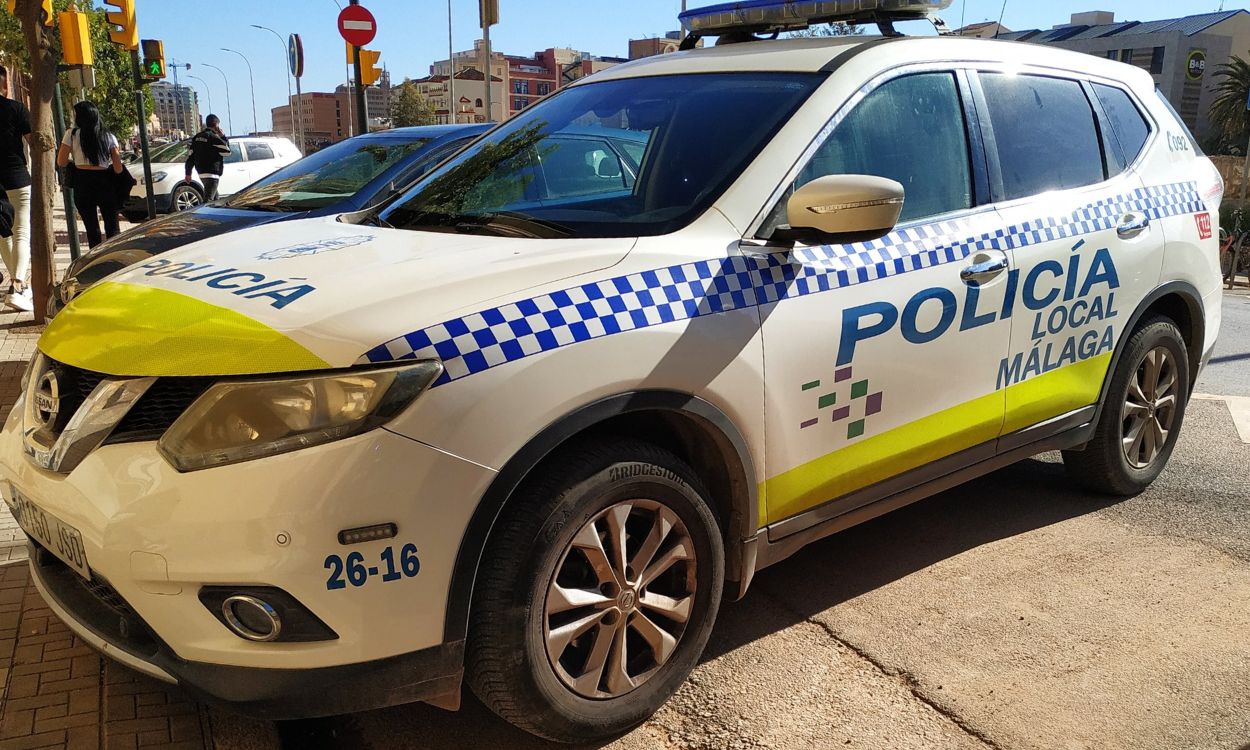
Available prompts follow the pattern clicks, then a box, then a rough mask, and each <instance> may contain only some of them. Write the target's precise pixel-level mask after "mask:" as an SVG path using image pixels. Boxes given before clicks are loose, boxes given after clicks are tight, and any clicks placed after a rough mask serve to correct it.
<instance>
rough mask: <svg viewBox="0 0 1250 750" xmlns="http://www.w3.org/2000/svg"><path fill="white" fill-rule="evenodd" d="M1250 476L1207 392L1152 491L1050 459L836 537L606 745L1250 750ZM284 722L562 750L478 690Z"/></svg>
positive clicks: (1246, 318) (789, 571) (387, 739)
mask: <svg viewBox="0 0 1250 750" xmlns="http://www.w3.org/2000/svg"><path fill="white" fill-rule="evenodd" d="M1224 311H1225V321H1226V323H1225V329H1224V336H1223V338H1222V339H1221V342H1220V345H1219V349H1218V351H1217V361H1216V362H1215V363H1214V366H1213V367H1212V368H1211V369H1210V370H1209V371H1208V372H1207V373H1206V374H1205V375H1204V377H1203V379H1202V381H1201V382H1200V383H1199V388H1200V389H1201V390H1204V391H1206V392H1208V393H1224V394H1240V395H1250V381H1248V380H1247V378H1246V376H1245V372H1246V370H1247V369H1250V299H1247V297H1246V296H1244V295H1241V296H1231V295H1230V296H1229V297H1228V298H1227V299H1226V300H1225V302H1224ZM1237 388H1241V389H1242V390H1241V391H1237V390H1235V389H1237ZM1220 389H1224V390H1223V391H1221V390H1220ZM1248 468H1250V445H1246V444H1243V443H1242V442H1240V440H1239V438H1238V434H1237V432H1236V430H1235V428H1234V423H1233V419H1232V417H1231V414H1230V411H1229V407H1228V406H1227V405H1226V404H1225V403H1224V402H1222V401H1211V400H1202V401H1194V402H1192V403H1191V404H1190V410H1189V413H1188V415H1187V417H1186V424H1185V427H1184V429H1183V432H1182V436H1181V438H1180V441H1179V443H1178V446H1177V451H1176V453H1175V454H1174V456H1173V458H1172V461H1171V464H1170V465H1169V467H1168V469H1167V470H1166V471H1165V472H1164V474H1163V475H1162V476H1161V477H1160V479H1159V480H1158V481H1157V482H1156V483H1155V484H1154V486H1152V487H1151V488H1150V489H1149V490H1147V491H1146V492H1145V493H1143V494H1142V495H1140V496H1138V497H1134V498H1131V499H1127V500H1118V501H1117V500H1110V499H1107V498H1101V497H1096V496H1091V495H1089V494H1087V493H1084V492H1082V491H1080V490H1077V489H1075V488H1074V487H1073V485H1071V484H1070V483H1069V482H1068V481H1067V479H1066V477H1065V475H1064V472H1063V468H1062V465H1061V464H1060V462H1059V456H1058V455H1057V454H1047V455H1044V456H1040V457H1038V458H1037V459H1034V460H1030V461H1026V462H1023V463H1021V464H1017V465H1016V466H1013V467H1010V468H1007V469H1004V470H1002V471H999V472H997V473H995V474H992V475H990V476H988V477H985V478H982V479H980V480H977V481H974V482H972V483H970V484H968V485H965V486H963V487H959V488H957V489H954V490H951V491H949V492H946V493H943V494H941V495H938V496H936V497H933V498H931V499H929V500H926V501H923V502H921V503H918V504H916V505H913V506H911V507H909V508H906V509H903V510H900V511H898V512H895V513H893V514H891V515H888V516H885V517H882V518H880V519H877V520H875V521H872V522H870V523H868V524H865V525H863V526H860V527H857V528H854V529H851V530H849V531H847V532H844V533H842V534H839V535H837V536H834V537H831V538H829V539H826V540H824V541H822V542H820V543H817V544H815V545H813V546H811V547H809V548H807V549H806V550H804V551H802V552H800V553H799V554H798V555H796V556H795V557H793V558H791V559H789V560H787V561H786V562H784V563H782V564H780V565H778V566H775V567H773V568H769V569H767V570H765V571H762V572H761V573H760V574H759V575H758V576H757V577H756V579H755V583H754V586H753V588H752V590H751V592H750V593H749V594H748V595H747V598H746V599H745V600H743V601H741V602H737V603H731V604H727V605H726V606H725V607H724V608H723V609H722V612H721V620H720V622H719V623H718V625H717V628H716V631H715V632H714V634H713V636H712V641H711V643H710V645H709V649H708V653H707V654H706V655H705V657H704V660H703V663H702V664H701V666H700V667H699V668H698V669H697V670H696V672H695V674H694V675H693V677H692V678H691V680H690V681H689V682H688V683H687V684H686V685H685V686H684V687H683V688H682V689H681V690H680V691H679V693H678V694H677V696H676V697H675V698H674V699H673V700H672V701H670V702H669V703H668V705H666V706H665V707H664V708H663V709H662V710H661V711H660V712H659V714H657V715H656V716H655V717H654V718H653V719H652V720H651V721H650V722H648V723H647V724H646V725H644V726H642V727H640V728H639V729H637V730H635V731H634V732H632V733H630V734H629V735H626V736H625V737H623V738H620V739H619V740H617V741H615V742H613V743H609V744H608V745H606V747H609V748H613V749H616V748H620V749H621V750H643V749H644V748H646V749H651V748H763V747H768V748H795V749H798V748H813V747H820V748H832V747H860V748H887V747H889V748H995V749H1006V748H1013V749H1014V748H1039V749H1040V748H1048V749H1049V748H1099V750H1103V749H1106V750H1114V749H1116V748H1124V749H1125V750H1128V749H1129V748H1132V749H1133V750H1149V749H1152V748H1159V749H1160V750H1162V749H1164V748H1166V749H1168V750H1181V749H1183V748H1195V749H1197V748H1202V749H1203V750H1215V749H1217V748H1229V749H1230V750H1232V749H1234V748H1242V750H1250V534H1247V533H1246V529H1248V528H1250V470H1248ZM280 730H281V733H282V736H283V738H284V741H285V744H286V746H287V747H291V748H296V747H298V748H310V749H311V748H378V749H379V750H382V749H383V748H385V749H387V750H392V749H394V748H440V750H442V749H446V750H452V749H454V748H482V747H498V748H537V747H544V746H545V745H543V743H540V742H538V741H537V740H534V739H533V738H531V737H529V736H528V735H525V734H523V733H521V732H518V731H517V730H514V729H512V728H511V727H510V726H509V725H507V724H505V723H504V722H502V721H501V720H499V719H497V718H495V717H494V716H493V715H492V714H491V713H490V712H489V711H488V710H486V709H485V708H483V707H482V706H481V705H480V704H478V703H477V702H476V701H474V700H473V699H472V697H471V696H466V700H465V706H464V708H462V709H461V711H460V712H459V713H447V712H444V711H441V710H439V709H436V708H432V707H430V706H424V705H414V706H401V707H395V708H390V709H385V710H381V711H372V712H367V713H361V714H355V715H351V716H343V717H335V718H332V719H325V720H318V721H310V722H298V723H290V724H285V725H283V726H282V727H280Z"/></svg>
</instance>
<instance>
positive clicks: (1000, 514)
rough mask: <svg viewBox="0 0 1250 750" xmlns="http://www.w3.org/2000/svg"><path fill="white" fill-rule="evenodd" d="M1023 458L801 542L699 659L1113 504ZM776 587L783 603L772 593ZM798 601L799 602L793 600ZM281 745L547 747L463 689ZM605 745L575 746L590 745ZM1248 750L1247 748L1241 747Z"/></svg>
mask: <svg viewBox="0 0 1250 750" xmlns="http://www.w3.org/2000/svg"><path fill="white" fill-rule="evenodd" d="M1049 459H1050V460H1038V459H1033V460H1029V461H1024V462H1022V463H1019V464H1016V465H1014V466H1011V467H1008V468H1006V469H1002V470H1000V471H998V472H996V473H994V474H991V475H989V476H986V477H983V478H981V479H978V480H975V481H973V482H970V483H968V484H965V485H963V486H961V487H957V488H955V489H952V490H948V491H946V492H943V493H941V494H939V495H936V496H934V497H932V498H929V499H927V500H923V501H921V502H919V503H916V504H915V505H912V506H909V507H907V508H903V509H900V510H898V511H895V512H894V513H890V514H888V515H885V516H882V517H881V518H878V519H876V520H874V521H870V522H868V523H866V524H863V525H860V526H857V527H855V528H852V529H849V530H847V531H844V532H842V533H840V534H835V535H834V536H831V537H829V538H827V539H824V540H822V541H820V542H817V543H815V544H812V545H810V546H809V547H807V548H806V549H804V550H802V551H800V552H799V553H798V554H796V555H795V556H794V557H791V558H790V559H788V560H785V561H784V562H781V563H778V564H777V565H775V566H773V567H771V568H768V569H766V570H763V571H760V573H759V574H758V575H757V576H756V578H755V581H754V583H753V584H752V590H751V591H750V592H749V593H748V594H747V597H746V598H745V599H744V600H743V601H741V602H725V603H724V604H722V606H721V614H720V619H719V621H718V623H717V626H716V629H715V630H714V631H713V633H712V637H711V640H710V641H709V642H708V646H707V650H706V651H705V653H704V655H703V661H709V660H712V659H716V658H718V657H720V656H723V655H724V654H727V653H729V652H731V651H733V650H735V649H737V648H739V647H741V646H744V645H746V644H749V643H751V642H754V641H756V640H759V639H761V638H764V637H766V636H768V635H770V634H772V633H774V632H778V631H779V630H782V629H785V628H788V627H790V626H792V625H795V624H797V623H800V622H802V621H804V620H806V619H808V618H810V617H812V616H814V615H816V614H818V613H820V612H823V611H825V610H828V609H831V608H834V607H837V606H838V605H839V604H841V603H843V602H846V601H848V600H851V599H854V598H855V597H857V596H859V595H861V594H864V593H866V592H869V591H872V590H874V589H876V588H879V587H881V586H885V585H887V584H889V583H891V582H892V581H896V580H898V579H901V578H904V577H906V576H908V575H910V574H912V573H915V572H917V571H920V570H923V569H924V568H926V567H928V566H930V565H932V564H934V563H936V562H939V561H941V560H944V559H947V558H950V557H954V556H956V555H959V554H960V553H962V552H965V551H968V550H971V549H975V548H976V547H979V546H981V545H983V544H987V543H991V542H995V541H998V540H1000V539H1006V538H1009V537H1013V536H1016V535H1019V534H1023V533H1027V532H1029V531H1032V530H1034V529H1039V528H1043V527H1045V526H1049V525H1052V524H1055V523H1059V522H1061V521H1065V520H1068V519H1071V518H1076V517H1078V516H1082V515H1085V514H1087V513H1091V512H1094V511H1096V510H1099V509H1101V508H1105V507H1108V506H1111V505H1114V504H1116V503H1118V502H1119V500H1118V499H1115V498H1106V497H1099V496H1097V495H1092V494H1089V493H1086V492H1083V491H1081V490H1080V489H1079V488H1077V487H1076V486H1075V485H1074V484H1073V483H1072V482H1071V481H1070V480H1068V478H1067V477H1066V475H1065V474H1064V470H1063V466H1062V465H1061V464H1059V463H1057V462H1055V461H1054V460H1053V456H1051V457H1049ZM780 593H786V594H788V595H787V596H785V597H784V601H785V602H786V603H785V604H784V605H783V604H782V603H781V598H780V597H779V596H778V595H777V594H780ZM795 603H799V604H795ZM279 731H280V733H281V736H282V740H283V746H284V747H289V748H301V749H305V748H306V749H307V750H330V749H331V748H333V749H336V750H337V749H338V748H360V749H365V748H382V747H386V748H388V749H389V748H439V750H456V749H457V748H466V749H467V748H482V747H502V748H510V749H512V748H515V749H516V750H527V749H528V748H550V747H553V745H551V744H550V743H547V742H544V741H543V740H540V739H537V738H535V737H533V736H531V735H529V734H526V733H524V732H522V731H520V730H518V729H516V728H515V727H513V726H511V725H510V724H508V723H506V722H504V721H503V720H502V719H500V718H498V717H497V716H495V715H494V714H493V713H491V711H490V710H489V709H487V708H486V707H485V706H483V705H482V704H481V703H480V702H479V701H477V699H476V698H474V697H473V695H472V693H471V692H469V690H467V689H465V691H464V701H463V705H462V707H461V709H460V711H458V712H455V713H451V712H447V711H443V710H441V709H438V708H435V707H433V706H428V705H425V704H413V705H406V706H395V707H392V708H386V709H380V710H377V711H368V712H363V713H359V714H352V715H349V716H336V717H330V718H326V719H320V720H313V721H301V722H283V723H280V724H279ZM607 744H610V743H607V742H605V743H599V744H596V745H586V746H583V747H587V748H597V747H603V746H604V745H607ZM1247 750H1250V749H1247Z"/></svg>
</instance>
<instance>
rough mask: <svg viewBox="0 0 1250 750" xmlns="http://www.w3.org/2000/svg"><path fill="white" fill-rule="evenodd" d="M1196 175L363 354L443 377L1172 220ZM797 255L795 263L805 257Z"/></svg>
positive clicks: (825, 250) (708, 272) (539, 299)
mask: <svg viewBox="0 0 1250 750" xmlns="http://www.w3.org/2000/svg"><path fill="white" fill-rule="evenodd" d="M1205 210H1206V208H1205V205H1204V204H1203V202H1202V199H1201V197H1200V196H1199V195H1198V192H1197V185H1196V184H1195V183H1179V184H1176V185H1163V186H1158V187H1151V188H1144V189H1140V190H1137V191H1134V192H1133V193H1128V194H1124V195H1120V196H1116V197H1114V198H1109V199H1106V200H1101V201H1098V202H1096V203H1092V204H1089V205H1086V206H1083V207H1082V208H1080V209H1078V210H1077V211H1075V212H1073V213H1072V214H1070V215H1068V216H1059V217H1047V218H1044V219H1036V220H1032V221H1028V222H1024V223H1022V224H1017V225H1013V226H1010V227H1007V228H1005V229H999V230H996V231H994V232H991V233H983V234H980V235H975V234H972V235H970V231H971V229H970V225H969V223H968V222H966V221H960V220H955V221H943V222H934V223H931V224H925V225H920V226H914V227H907V228H905V229H901V230H899V231H897V232H894V233H891V234H890V235H888V236H886V237H883V238H881V239H878V240H872V241H870V242H863V243H855V244H850V245H832V246H825V247H812V248H801V249H797V250H795V251H794V253H793V254H792V256H793V257H792V259H787V258H784V257H783V256H779V255H768V256H762V257H753V256H734V257H728V258H718V259H712V260H703V261H697V262H694V263H683V264H680V265H674V266H668V267H666V268H659V269H655V270H652V271H643V272H640V273H633V274H629V275H625V276H617V277H615V278H610V279H604V280H602V281H595V282H590V283H587V284H582V285H580V286H575V287H572V288H569V289H563V290H560V291H557V292H551V293H549V294H542V295H539V296H536V297H531V298H528V299H523V300H518V301H516V302H512V303H509V304H506V305H500V306H498V307H492V308H489V309H486V310H482V311H480V312H476V313H473V314H471V315H467V316H464V317H459V318H453V319H451V320H447V321H444V322H442V323H438V324H436V325H432V326H429V327H427V328H423V329H421V330H418V331H413V332H412V333H408V334H405V335H403V336H400V337H398V338H395V339H392V340H390V341H388V342H386V343H384V344H381V345H379V346H377V347H374V348H373V349H371V350H369V351H368V352H366V353H365V355H364V356H362V357H361V361H362V362H391V361H396V360H404V359H428V358H437V359H440V360H442V362H443V365H444V368H445V371H444V373H443V375H442V377H441V378H440V379H439V380H438V381H437V382H436V383H435V385H436V386H437V385H442V384H444V383H448V382H451V381H454V380H459V379H461V378H464V377H467V376H469V375H472V374H474V373H478V372H482V371H484V370H488V369H490V368H492V367H498V366H499V365H502V364H506V363H508V362H515V361H517V360H519V359H523V358H525V357H529V356H532V355H535V354H539V353H542V352H547V351H552V350H554V349H558V348H560V347H563V346H568V345H570V344H575V343H578V342H580V341H589V340H591V339H595V338H600V337H603V336H610V335H612V334H615V333H621V332H623V331H631V330H635V329H639V328H647V327H650V326H655V325H661V324H663V323H671V322H675V321H679V320H690V319H692V318H697V317H700V316H703V315H714V314H717V313H723V312H728V311H731V310H738V309H743V308H750V307H756V306H758V305H763V304H770V303H775V302H779V301H781V300H784V299H790V298H794V297H802V296H805V295H809V294H817V293H820V292H827V291H832V290H834V289H840V288H844V287H848V286H854V285H857V284H864V283H869V282H872V281H876V280H879V279H885V278H889V277H893V276H898V275H900V274H905V273H909V272H912V271H919V270H922V269H925V268H933V267H935V266H940V265H945V264H948V263H956V262H958V261H961V260H963V259H965V258H967V257H968V256H969V255H972V254H973V253H976V252H979V251H983V250H1011V249H1019V248H1024V247H1028V246H1030V245H1035V244H1040V243H1043V242H1053V241H1057V240H1062V239H1066V238H1069V237H1076V236H1079V235H1086V234H1092V233H1094V232H1098V231H1103V230H1107V229H1110V228H1112V227H1114V226H1116V225H1117V224H1118V223H1119V221H1120V219H1121V217H1123V216H1124V214H1125V213H1127V212H1130V211H1137V212H1141V213H1144V214H1146V215H1147V216H1149V217H1150V218H1151V219H1155V220H1158V219H1163V218H1166V217H1169V216H1176V215H1180V214H1187V213H1200V212H1202V211H1205ZM795 261H797V262H795Z"/></svg>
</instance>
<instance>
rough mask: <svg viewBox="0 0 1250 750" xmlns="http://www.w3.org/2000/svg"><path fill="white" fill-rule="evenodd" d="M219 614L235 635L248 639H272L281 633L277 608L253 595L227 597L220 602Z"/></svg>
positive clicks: (280, 622) (280, 621)
mask: <svg viewBox="0 0 1250 750" xmlns="http://www.w3.org/2000/svg"><path fill="white" fill-rule="evenodd" d="M221 614H222V617H224V618H225V619H226V625H228V626H229V627H230V629H231V630H233V631H234V632H235V634H236V635H238V636H239V637H241V638H246V639H248V640H249V641H272V640H274V639H276V638H277V637H278V635H279V634H281V633H282V620H281V618H279V617H278V612H277V610H275V609H274V608H273V607H271V606H269V605H268V604H267V603H265V602H264V601H262V600H260V599H257V598H256V597H254V596H245V595H235V596H231V597H228V598H227V599H226V600H225V601H224V602H222V604H221Z"/></svg>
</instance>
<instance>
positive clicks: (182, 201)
mask: <svg viewBox="0 0 1250 750" xmlns="http://www.w3.org/2000/svg"><path fill="white" fill-rule="evenodd" d="M175 201H176V202H177V204H178V210H179V211H186V210H188V209H191V208H195V207H196V206H198V205H200V198H199V196H198V195H196V194H195V193H192V192H190V191H188V190H184V191H182V192H181V193H179V194H178V196H177V197H176V198H175Z"/></svg>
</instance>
